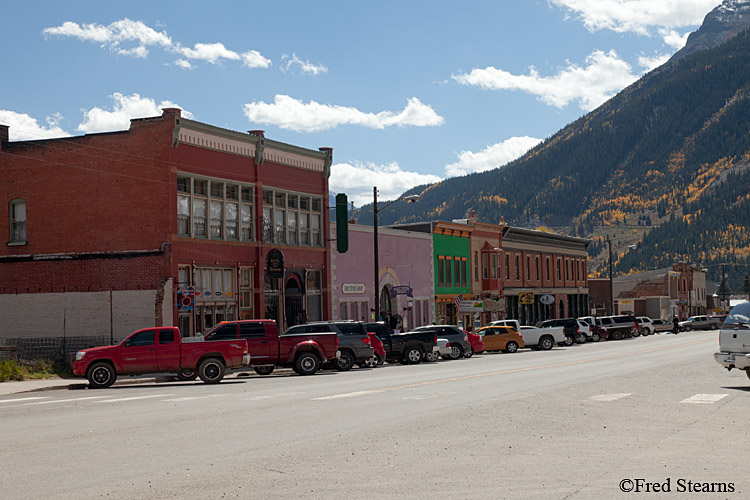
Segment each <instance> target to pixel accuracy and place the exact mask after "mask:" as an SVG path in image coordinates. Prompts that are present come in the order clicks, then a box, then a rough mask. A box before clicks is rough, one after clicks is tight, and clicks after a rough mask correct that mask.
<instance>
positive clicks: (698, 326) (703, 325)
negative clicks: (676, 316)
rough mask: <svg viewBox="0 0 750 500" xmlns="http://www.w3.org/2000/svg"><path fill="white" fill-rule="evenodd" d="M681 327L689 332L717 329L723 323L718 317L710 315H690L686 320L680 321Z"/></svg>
mask: <svg viewBox="0 0 750 500" xmlns="http://www.w3.org/2000/svg"><path fill="white" fill-rule="evenodd" d="M679 325H680V329H681V330H683V331H687V332H689V331H690V330H716V329H717V328H719V326H721V323H720V322H719V320H718V319H716V318H709V317H708V316H690V317H689V318H688V319H686V320H685V321H680V323H679Z"/></svg>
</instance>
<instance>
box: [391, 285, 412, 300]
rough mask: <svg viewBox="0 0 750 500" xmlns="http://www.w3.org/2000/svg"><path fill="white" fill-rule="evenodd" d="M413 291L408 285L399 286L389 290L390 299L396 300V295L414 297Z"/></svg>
mask: <svg viewBox="0 0 750 500" xmlns="http://www.w3.org/2000/svg"><path fill="white" fill-rule="evenodd" d="M412 294H413V290H412V288H411V287H410V286H409V285H399V286H394V287H393V288H391V298H394V299H395V298H396V295H406V296H407V297H414V295H412Z"/></svg>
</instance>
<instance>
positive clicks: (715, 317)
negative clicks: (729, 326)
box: [708, 314, 727, 325]
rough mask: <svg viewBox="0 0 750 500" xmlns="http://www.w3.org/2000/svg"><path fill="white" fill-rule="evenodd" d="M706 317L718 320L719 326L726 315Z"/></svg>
mask: <svg viewBox="0 0 750 500" xmlns="http://www.w3.org/2000/svg"><path fill="white" fill-rule="evenodd" d="M708 317H709V318H713V319H716V320H718V321H719V325H721V324H722V323H724V320H725V319H727V315H726V314H710V315H709V316H708Z"/></svg>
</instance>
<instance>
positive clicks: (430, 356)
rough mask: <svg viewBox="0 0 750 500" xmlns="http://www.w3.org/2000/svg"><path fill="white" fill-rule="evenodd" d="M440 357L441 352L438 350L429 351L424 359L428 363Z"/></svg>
mask: <svg viewBox="0 0 750 500" xmlns="http://www.w3.org/2000/svg"><path fill="white" fill-rule="evenodd" d="M438 359H440V354H438V353H436V352H428V353H425V355H424V360H425V361H426V362H428V363H434V362H435V361H437V360H438Z"/></svg>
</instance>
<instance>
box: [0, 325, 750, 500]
mask: <svg viewBox="0 0 750 500" xmlns="http://www.w3.org/2000/svg"><path fill="white" fill-rule="evenodd" d="M717 346H718V332H716V331H712V332H692V333H684V334H681V335H678V336H673V335H657V336H650V337H646V338H636V339H630V340H624V341H614V342H600V343H598V344H586V345H581V346H573V347H570V348H555V349H553V350H552V351H546V352H536V351H529V350H521V351H519V352H518V353H515V354H484V355H481V356H475V357H474V358H472V359H467V360H459V361H446V362H443V361H441V362H439V363H435V364H422V365H418V366H401V365H398V364H396V365H385V366H382V367H379V368H377V369H375V370H362V369H354V370H352V371H351V372H347V373H338V372H323V373H321V374H318V375H315V376H312V377H300V376H297V375H292V374H287V373H281V374H274V375H271V376H268V377H259V376H255V375H253V376H250V377H239V378H233V379H227V380H225V381H224V382H222V383H221V384H219V385H218V386H207V385H205V384H203V383H201V382H173V383H159V384H141V385H133V386H122V387H114V388H111V389H106V390H99V391H95V390H69V391H53V392H43V393H27V394H16V395H12V396H7V397H2V398H0V464H3V465H2V467H0V484H1V485H2V488H1V489H0V491H2V493H0V496H2V497H3V498H8V499H25V498H28V499H71V498H76V499H88V498H111V499H141V498H144V499H167V498H177V499H213V498H216V499H219V498H261V499H265V498H300V497H303V498H311V499H317V498H327V499H329V498H331V497H342V498H427V497H434V498H449V497H451V498H462V499H463V498H477V499H480V498H481V499H493V498H511V499H517V498H523V499H526V498H530V499H537V498H544V499H597V500H598V499H608V498H627V497H628V496H636V497H639V496H640V497H643V496H645V497H648V498H673V497H674V498H737V499H739V498H747V497H748V494H750V474H748V472H747V467H746V465H747V463H748V462H749V461H750V451H748V447H747V444H746V442H747V437H748V415H750V380H748V378H747V377H746V376H745V374H744V373H742V372H736V371H733V372H731V373H728V372H726V371H724V370H723V369H722V368H721V367H720V366H719V365H717V364H716V363H715V362H714V361H713V358H712V356H711V354H712V353H713V352H714V351H715V350H716V348H717ZM637 480H643V482H640V481H637ZM628 481H631V482H630V483H629V482H628ZM688 481H691V484H688ZM646 483H653V484H651V485H647V484H646ZM695 484H698V488H700V489H704V488H709V489H711V490H713V492H708V493H703V492H701V493H690V492H689V491H687V490H689V489H692V491H695V489H696V486H695ZM639 485H640V486H639ZM621 487H622V488H623V489H628V488H629V487H632V488H634V489H636V488H640V492H634V491H632V492H629V493H625V492H622V491H621ZM646 488H648V489H649V491H648V492H646V491H645V489H646ZM666 489H668V490H669V491H668V492H664V491H663V490H666ZM656 490H662V491H656Z"/></svg>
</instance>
